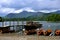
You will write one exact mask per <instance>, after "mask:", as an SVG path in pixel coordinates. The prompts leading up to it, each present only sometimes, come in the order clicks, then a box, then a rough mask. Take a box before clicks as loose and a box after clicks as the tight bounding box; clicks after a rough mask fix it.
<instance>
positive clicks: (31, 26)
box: [24, 22, 42, 35]
mask: <svg viewBox="0 0 60 40" xmlns="http://www.w3.org/2000/svg"><path fill="white" fill-rule="evenodd" d="M39 27H40V28H41V27H42V24H37V23H35V22H27V25H25V26H24V28H25V31H24V34H25V35H29V34H36V29H37V28H39Z"/></svg>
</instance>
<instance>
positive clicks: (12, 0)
mask: <svg viewBox="0 0 60 40" xmlns="http://www.w3.org/2000/svg"><path fill="white" fill-rule="evenodd" d="M59 9H60V0H0V13H6V14H8V13H13V12H15V13H19V12H21V11H23V10H26V11H31V12H34V11H42V12H50V11H52V10H59Z"/></svg>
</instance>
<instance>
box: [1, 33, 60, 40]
mask: <svg viewBox="0 0 60 40" xmlns="http://www.w3.org/2000/svg"><path fill="white" fill-rule="evenodd" d="M0 40H60V36H37V35H20V34H14V33H13V34H0Z"/></svg>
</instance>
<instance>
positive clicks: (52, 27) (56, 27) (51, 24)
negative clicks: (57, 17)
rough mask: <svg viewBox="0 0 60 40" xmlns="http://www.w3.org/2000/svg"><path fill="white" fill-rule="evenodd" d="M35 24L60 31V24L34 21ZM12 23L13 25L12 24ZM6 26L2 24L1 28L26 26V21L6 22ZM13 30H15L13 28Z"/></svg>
mask: <svg viewBox="0 0 60 40" xmlns="http://www.w3.org/2000/svg"><path fill="white" fill-rule="evenodd" d="M34 22H39V23H40V24H43V25H42V26H43V28H44V29H52V30H55V29H60V22H47V21H34ZM10 23H11V24H10ZM3 24H4V25H2V22H0V27H3V26H9V25H11V26H12V25H17V24H18V25H26V21H23V22H22V21H19V22H16V21H14V22H13V21H11V22H9V21H6V22H3ZM11 29H13V28H11Z"/></svg>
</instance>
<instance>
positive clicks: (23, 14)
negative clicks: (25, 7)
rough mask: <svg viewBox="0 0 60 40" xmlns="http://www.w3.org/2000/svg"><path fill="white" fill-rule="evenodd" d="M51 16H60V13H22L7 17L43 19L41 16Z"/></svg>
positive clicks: (10, 14)
mask: <svg viewBox="0 0 60 40" xmlns="http://www.w3.org/2000/svg"><path fill="white" fill-rule="evenodd" d="M50 14H60V11H56V12H51V13H43V12H27V11H23V12H21V13H9V14H8V15H6V16H5V17H8V18H27V17H41V16H45V17H46V16H47V15H50Z"/></svg>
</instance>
